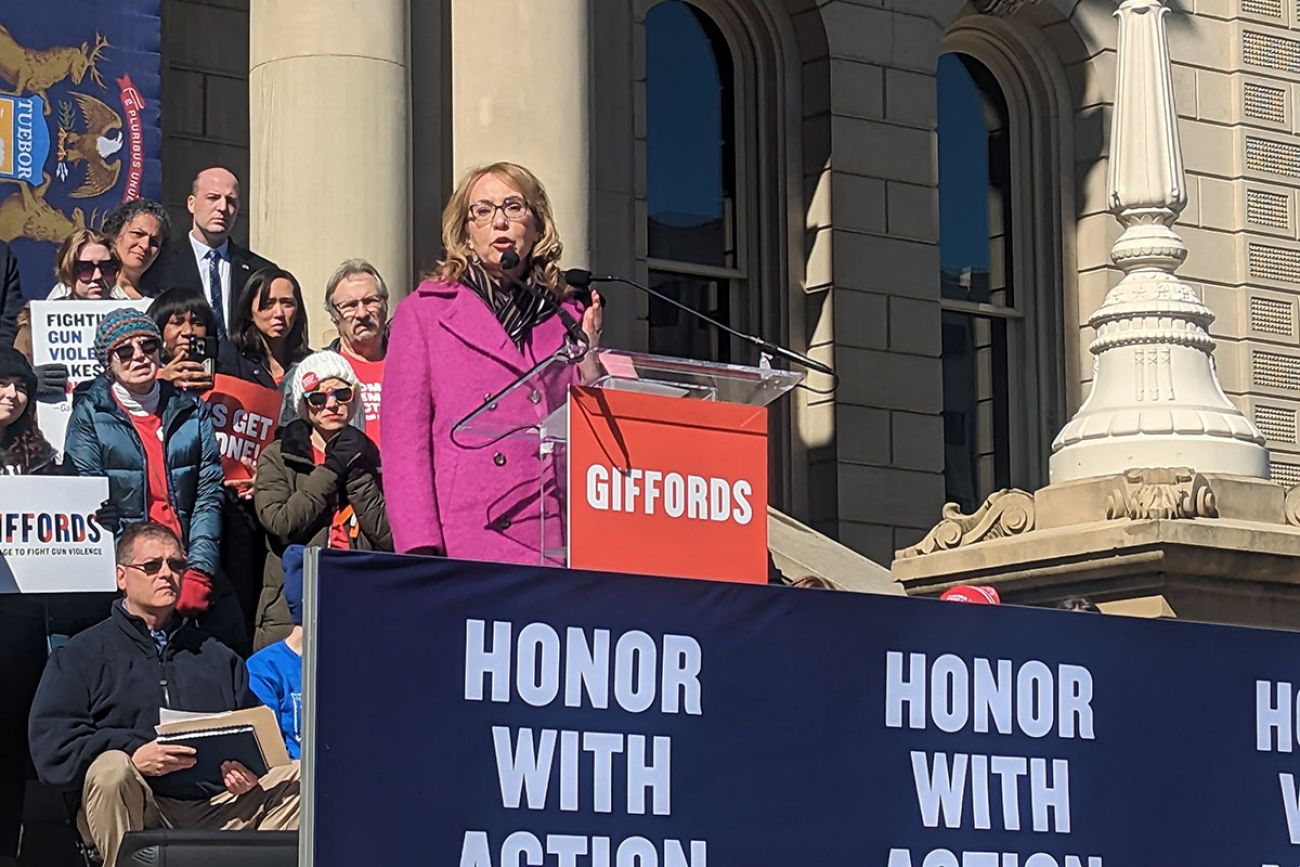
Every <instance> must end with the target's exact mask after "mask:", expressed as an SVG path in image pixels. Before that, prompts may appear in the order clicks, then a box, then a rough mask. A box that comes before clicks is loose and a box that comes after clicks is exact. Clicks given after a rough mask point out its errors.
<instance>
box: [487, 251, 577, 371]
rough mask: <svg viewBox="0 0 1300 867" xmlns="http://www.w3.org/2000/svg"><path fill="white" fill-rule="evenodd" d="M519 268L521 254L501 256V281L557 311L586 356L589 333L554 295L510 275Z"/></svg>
mask: <svg viewBox="0 0 1300 867" xmlns="http://www.w3.org/2000/svg"><path fill="white" fill-rule="evenodd" d="M518 267H519V254H518V253H516V252H515V251H514V250H513V249H511V250H506V251H505V252H503V253H502V254H501V279H502V280H503V281H504V282H506V283H508V284H509V285H510V286H511V288H513V289H515V290H516V291H518V290H519V289H523V291H524V292H526V293H527V294H529V295H531V296H532V297H533V298H536V299H538V300H539V301H541V302H542V303H543V304H545V305H546V306H548V307H550V308H551V309H552V310H553V311H555V314H556V315H557V316H559V317H560V321H561V322H562V323H564V331H565V333H566V334H568V336H569V340H570V341H572V342H573V344H574V346H580V347H582V353H580V354H585V353H586V351H587V349H588V348H590V346H591V340H589V339H588V338H587V332H585V331H583V330H582V326H581V325H579V324H578V322H577V321H576V320H575V319H574V318H573V316H571V315H570V314H569V311H567V310H565V309H564V306H563V305H561V304H560V303H559V302H558V301H556V300H555V296H554V295H552V294H551V293H550V292H547V291H546V290H545V289H542V288H540V287H538V286H536V285H534V284H532V283H525V282H523V281H522V280H519V279H517V278H516V277H515V276H514V275H513V274H511V273H510V272H511V271H513V270H514V269H515V268H518Z"/></svg>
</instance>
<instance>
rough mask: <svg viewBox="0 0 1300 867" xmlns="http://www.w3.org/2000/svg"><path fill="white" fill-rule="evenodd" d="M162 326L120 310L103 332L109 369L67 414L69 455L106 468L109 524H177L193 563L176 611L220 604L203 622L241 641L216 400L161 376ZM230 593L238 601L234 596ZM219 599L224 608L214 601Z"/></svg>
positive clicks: (98, 343) (86, 469)
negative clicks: (213, 416)
mask: <svg viewBox="0 0 1300 867" xmlns="http://www.w3.org/2000/svg"><path fill="white" fill-rule="evenodd" d="M161 349H162V334H161V333H160V332H159V331H158V326H157V325H155V324H154V322H153V320H152V319H150V318H149V317H148V316H146V315H145V314H144V313H141V312H140V311H138V310H133V309H129V308H123V309H119V310H114V311H113V312H112V313H110V314H108V315H107V316H106V317H104V319H103V320H102V321H101V322H100V324H99V328H98V330H97V331H96V333H95V356H96V357H97V358H98V359H99V361H100V363H101V364H103V366H104V372H103V373H102V374H101V375H100V376H98V377H97V378H95V379H94V380H92V381H91V382H90V383H89V384H88V385H87V386H83V387H82V388H79V389H78V391H77V395H76V398H75V401H74V404H73V408H72V416H71V418H70V419H69V420H68V436H67V444H66V452H67V460H68V461H69V462H71V464H72V465H73V466H74V467H76V472H77V474H78V475H82V476H106V477H107V478H108V500H106V501H105V503H104V505H103V507H102V508H101V509H100V512H99V519H100V524H101V525H102V526H103V527H104V528H105V529H106V530H109V531H110V532H112V533H113V534H114V535H115V536H116V535H120V534H121V531H122V528H123V527H125V526H127V525H128V524H132V523H136V522H139V521H146V520H147V521H156V522H157V523H159V524H163V525H164V526H166V527H169V528H171V529H172V530H173V531H174V532H175V533H176V534H177V535H178V536H179V537H180V538H181V540H182V541H183V542H184V544H185V548H186V553H187V556H188V558H189V564H190V568H189V569H188V571H186V573H185V576H184V580H183V581H182V583H181V598H180V602H179V604H178V605H177V608H176V610H177V611H178V612H179V613H180V614H182V615H184V616H199V615H204V614H205V613H208V612H209V607H210V606H212V611H211V612H210V613H209V614H207V616H206V617H205V618H204V621H203V625H204V626H206V627H207V628H208V630H209V631H210V632H212V633H213V634H215V635H216V636H217V637H218V638H220V639H222V640H223V641H226V642H227V643H228V644H231V646H235V645H237V644H240V643H242V642H243V641H244V640H245V639H244V628H243V623H242V616H241V615H240V613H239V604H238V602H237V601H236V600H235V599H234V595H233V592H229V593H227V592H226V591H227V590H228V587H229V582H228V581H225V580H224V578H223V580H222V582H221V586H220V587H219V588H218V592H216V593H215V594H214V582H215V581H216V579H217V577H218V575H219V567H220V563H219V559H220V554H219V550H220V548H219V545H220V539H221V505H222V499H223V496H222V478H223V476H222V472H221V455H220V452H219V450H218V447H217V440H216V436H215V435H214V433H213V429H212V422H211V420H210V418H209V416H208V407H207V405H206V404H204V403H203V402H202V401H200V400H199V399H198V398H197V397H196V396H194V395H192V394H187V393H185V392H183V391H181V390H179V389H177V388H175V387H173V386H172V385H171V384H170V383H167V382H161V381H159V379H158V369H159V364H160V361H159V354H160V352H161ZM226 596H229V603H228V604H224V603H225V597H226ZM218 597H220V598H221V599H222V601H223V604H222V605H221V606H215V605H214V604H213V602H214V599H215V598H218Z"/></svg>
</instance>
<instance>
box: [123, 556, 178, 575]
mask: <svg viewBox="0 0 1300 867" xmlns="http://www.w3.org/2000/svg"><path fill="white" fill-rule="evenodd" d="M164 563H166V564H167V569H168V570H169V571H171V572H172V573H174V574H176V575H184V574H185V570H186V569H188V568H189V567H190V564H189V561H188V560H186V559H185V558H184V557H154V558H153V559H152V560H145V561H144V562H143V563H122V564H121V565H122V566H125V567H126V568H127V569H139V570H140V571H141V572H143V573H144V574H146V575H157V574H158V573H159V572H160V571H162V567H163V564H164Z"/></svg>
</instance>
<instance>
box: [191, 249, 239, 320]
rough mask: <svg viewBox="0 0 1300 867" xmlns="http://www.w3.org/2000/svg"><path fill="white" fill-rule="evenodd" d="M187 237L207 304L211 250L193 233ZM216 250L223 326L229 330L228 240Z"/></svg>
mask: <svg viewBox="0 0 1300 867" xmlns="http://www.w3.org/2000/svg"><path fill="white" fill-rule="evenodd" d="M187 237H188V238H189V239H190V246H191V247H193V248H194V259H195V261H196V262H197V264H198V266H199V282H201V283H202V284H203V297H205V298H207V299H208V303H212V295H211V287H210V286H209V285H208V253H210V252H211V251H212V249H213V248H212V247H209V246H208V245H207V244H205V243H203V242H202V241H200V240H199V239H198V238H196V237H194V233H193V232H190V233H189V234H188V236H187ZM216 250H217V252H218V253H219V254H220V255H221V261H220V262H219V263H217V273H218V274H219V275H220V276H221V310H222V312H223V313H224V314H225V320H226V321H225V326H226V328H230V305H231V303H232V301H233V299H231V297H230V240H229V239H227V240H225V241H222V242H221V246H220V247H217V248H216ZM214 306H215V305H214Z"/></svg>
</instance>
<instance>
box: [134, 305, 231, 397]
mask: <svg viewBox="0 0 1300 867" xmlns="http://www.w3.org/2000/svg"><path fill="white" fill-rule="evenodd" d="M148 315H149V318H150V319H152V320H153V321H154V324H155V325H157V326H158V331H159V332H161V333H162V338H163V345H162V360H163V362H164V363H163V367H162V369H161V370H159V371H158V378H159V379H162V380H165V381H166V382H170V383H171V384H172V385H174V386H176V387H177V388H179V389H180V390H181V391H193V392H204V391H207V390H208V389H210V388H212V377H213V375H214V374H216V373H221V372H224V371H220V370H218V369H217V366H216V355H217V338H216V334H217V316H216V314H215V313H213V312H212V307H211V306H209V304H208V302H207V299H206V298H204V297H203V296H202V295H200V294H199V293H197V292H195V291H194V290H192V289H186V288H183V287H177V288H175V289H168V290H167V291H166V292H163V293H162V294H161V295H159V296H158V297H157V298H155V299H154V302H153V303H152V304H150V305H149V313H148Z"/></svg>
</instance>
